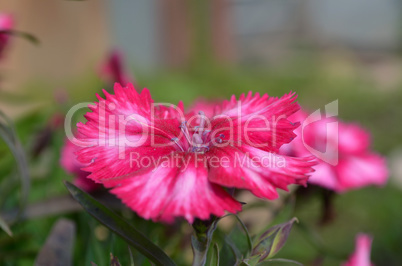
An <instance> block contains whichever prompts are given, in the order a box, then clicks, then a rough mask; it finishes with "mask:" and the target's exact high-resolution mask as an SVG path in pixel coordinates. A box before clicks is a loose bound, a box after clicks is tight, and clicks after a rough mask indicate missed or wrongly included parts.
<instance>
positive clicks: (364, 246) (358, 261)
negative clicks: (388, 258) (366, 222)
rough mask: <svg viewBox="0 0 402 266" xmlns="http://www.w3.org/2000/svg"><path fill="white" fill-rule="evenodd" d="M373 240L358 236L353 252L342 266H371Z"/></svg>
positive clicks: (369, 237) (362, 235)
mask: <svg viewBox="0 0 402 266" xmlns="http://www.w3.org/2000/svg"><path fill="white" fill-rule="evenodd" d="M372 242H373V239H372V237H371V236H369V235H366V234H358V235H357V237H356V247H355V252H354V253H353V254H352V255H351V256H350V257H349V260H348V261H347V262H345V263H344V264H342V265H343V266H371V265H372V263H371V261H370V253H371V243H372Z"/></svg>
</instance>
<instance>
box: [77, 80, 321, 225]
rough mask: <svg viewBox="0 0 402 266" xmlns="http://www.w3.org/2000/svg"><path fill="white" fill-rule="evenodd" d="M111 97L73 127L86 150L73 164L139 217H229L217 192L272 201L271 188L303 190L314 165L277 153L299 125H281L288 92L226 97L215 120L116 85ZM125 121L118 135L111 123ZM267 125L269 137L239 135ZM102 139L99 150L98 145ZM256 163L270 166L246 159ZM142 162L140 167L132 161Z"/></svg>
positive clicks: (230, 201)
mask: <svg viewBox="0 0 402 266" xmlns="http://www.w3.org/2000/svg"><path fill="white" fill-rule="evenodd" d="M114 92H115V95H111V94H109V93H107V92H106V91H104V93H105V96H106V99H102V98H101V97H100V96H98V100H99V102H98V103H96V104H95V105H93V106H90V109H91V110H92V112H88V113H87V114H86V115H85V118H86V119H87V122H86V123H85V124H83V123H79V124H78V131H79V134H80V136H79V138H78V140H79V142H80V143H87V144H88V145H86V147H84V148H82V149H81V150H79V151H78V153H77V154H78V160H80V161H81V162H82V163H83V164H85V165H87V167H86V168H85V170H87V171H90V172H91V174H90V175H89V178H91V179H92V180H95V181H96V182H101V183H103V185H104V186H105V187H107V188H112V190H111V193H113V194H115V195H117V196H118V197H119V198H120V199H122V201H123V202H124V203H125V204H126V205H128V206H129V207H131V209H133V210H134V211H136V212H137V213H138V214H139V215H140V216H142V217H144V218H145V219H152V220H154V221H164V222H171V221H173V220H174V218H176V217H184V218H185V219H186V220H187V221H188V222H190V223H192V222H193V221H194V219H195V218H200V219H209V218H210V216H211V215H216V216H222V215H224V213H225V211H228V212H231V213H236V212H238V211H240V210H241V203H239V202H238V201H236V200H235V199H234V198H233V197H232V196H231V195H230V194H229V193H228V192H227V191H226V190H225V189H224V187H228V188H239V189H246V190H250V191H251V192H252V193H254V194H255V195H256V196H258V197H261V198H267V199H275V198H277V197H278V192H277V191H276V189H277V188H280V189H283V190H287V186H288V185H290V184H300V185H305V184H306V183H307V179H308V174H309V173H310V172H311V171H312V168H311V166H312V165H314V164H315V162H312V161H311V159H312V158H313V157H312V156H309V157H308V158H292V157H288V156H283V155H278V154H277V152H278V149H279V147H280V146H281V145H282V144H284V143H289V142H290V141H291V140H292V138H294V137H295V135H294V133H293V130H294V129H295V128H296V127H297V126H298V125H297V124H293V123H291V122H290V121H288V120H287V119H286V117H288V116H289V115H291V114H293V113H294V112H296V111H297V110H298V109H299V106H298V104H297V103H296V102H295V100H296V96H295V94H294V93H289V94H287V95H284V96H283V97H281V98H275V97H269V96H268V95H267V94H265V95H262V96H260V95H259V94H258V93H257V94H255V95H253V94H252V93H251V92H250V93H248V94H247V95H244V94H243V95H241V96H240V97H239V99H236V97H235V96H232V98H231V99H230V100H225V101H223V102H221V103H219V104H218V105H217V106H216V108H214V109H215V110H217V111H218V110H219V114H220V115H221V116H215V117H207V116H206V115H205V113H204V112H203V110H202V109H199V110H197V111H198V112H190V113H187V114H184V116H182V115H181V114H183V113H184V110H183V104H182V103H181V102H180V103H179V104H178V106H158V108H155V107H153V105H152V104H153V100H152V98H151V95H150V93H149V91H148V90H147V89H144V90H142V92H141V93H140V94H139V93H138V92H136V90H135V89H134V87H133V86H132V85H131V84H128V86H127V87H121V86H120V85H119V84H117V83H116V84H115V87H114ZM199 107H200V108H203V106H199ZM153 108H155V109H153ZM239 112H240V113H242V115H243V116H242V117H239V116H238V114H239ZM102 113H103V114H104V115H102V116H101V114H102ZM208 113H209V114H211V112H209V111H208ZM132 116H135V120H130V123H127V124H126V125H125V128H124V130H122V128H120V125H121V122H120V123H118V121H117V120H116V118H117V117H123V118H127V117H132ZM100 117H101V118H100ZM193 118H194V119H193ZM278 118H280V119H278ZM274 119H275V121H276V131H277V134H276V135H275V136H274V134H273V133H272V131H271V130H270V129H266V130H264V131H261V130H260V131H258V130H256V131H249V132H248V131H247V130H246V129H245V124H247V123H248V126H249V128H251V129H255V128H260V127H261V125H262V124H265V120H268V121H272V120H274ZM111 125H112V126H114V128H113V130H112V128H111ZM234 129H236V130H234ZM232 131H233V132H232ZM111 132H112V133H111ZM111 134H113V135H111ZM121 136H123V137H125V138H127V139H130V140H131V141H140V139H142V137H144V136H145V139H142V140H143V142H141V143H140V144H136V145H126V143H121V142H120V141H119V142H118V143H114V144H111V143H110V140H116V139H117V137H121ZM274 138H275V139H274ZM102 139H103V140H105V143H104V144H100V140H102ZM106 140H107V141H106ZM257 144H261V146H258V145H257ZM133 154H134V156H133V157H134V158H135V159H136V161H135V162H134V163H133V161H132V160H131V159H132V155H133ZM120 156H123V158H121V157H120ZM222 158H226V159H225V162H223V160H222V161H220V160H221V159H222ZM263 158H266V159H269V160H271V164H269V165H267V163H266V162H265V164H264V163H262V162H261V161H258V160H254V161H252V160H253V159H263ZM142 159H144V160H145V161H144V163H139V160H142ZM160 159H162V160H160ZM213 160H214V162H213ZM275 160H277V161H275ZM278 161H281V162H282V163H283V165H282V167H281V166H278V165H277V164H276V163H277V162H278ZM140 162H141V161H140ZM145 163H146V164H147V165H143V164H145ZM223 164H224V165H223Z"/></svg>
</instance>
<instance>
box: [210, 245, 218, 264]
mask: <svg viewBox="0 0 402 266" xmlns="http://www.w3.org/2000/svg"><path fill="white" fill-rule="evenodd" d="M207 265H208V266H209V265H211V266H219V247H218V244H216V243H214V245H213V247H212V250H211V254H210V258H209V263H208V264H207Z"/></svg>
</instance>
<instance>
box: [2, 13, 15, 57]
mask: <svg viewBox="0 0 402 266" xmlns="http://www.w3.org/2000/svg"><path fill="white" fill-rule="evenodd" d="M13 25H14V21H13V17H12V16H11V15H9V14H4V13H0V32H1V31H8V30H11V29H12V28H13ZM9 39H10V34H8V33H0V58H1V57H2V55H3V51H4V49H5V47H6V46H7V44H8V42H9Z"/></svg>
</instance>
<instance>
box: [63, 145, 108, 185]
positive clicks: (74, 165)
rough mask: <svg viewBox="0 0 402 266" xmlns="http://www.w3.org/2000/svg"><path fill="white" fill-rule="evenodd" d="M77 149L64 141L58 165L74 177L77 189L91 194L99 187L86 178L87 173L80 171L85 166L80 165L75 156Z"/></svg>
mask: <svg viewBox="0 0 402 266" xmlns="http://www.w3.org/2000/svg"><path fill="white" fill-rule="evenodd" d="M79 148H80V147H78V146H76V145H75V144H73V143H72V142H71V141H70V140H68V139H66V140H65V143H64V146H63V148H62V152H61V158H60V165H61V166H62V167H63V168H64V170H66V171H67V172H68V173H70V174H72V175H74V177H75V179H74V183H75V184H76V185H77V186H78V187H80V188H81V189H83V190H85V191H87V192H92V191H94V190H96V189H98V188H99V187H100V186H99V184H96V183H95V182H94V181H92V180H91V179H88V178H87V176H88V175H89V173H88V172H85V171H83V170H81V168H83V167H85V165H84V164H82V163H80V162H79V161H78V160H77V158H76V157H77V156H76V155H75V153H76V151H77V150H78V149H79Z"/></svg>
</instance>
